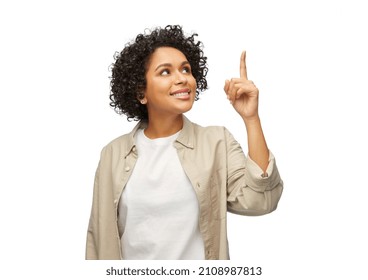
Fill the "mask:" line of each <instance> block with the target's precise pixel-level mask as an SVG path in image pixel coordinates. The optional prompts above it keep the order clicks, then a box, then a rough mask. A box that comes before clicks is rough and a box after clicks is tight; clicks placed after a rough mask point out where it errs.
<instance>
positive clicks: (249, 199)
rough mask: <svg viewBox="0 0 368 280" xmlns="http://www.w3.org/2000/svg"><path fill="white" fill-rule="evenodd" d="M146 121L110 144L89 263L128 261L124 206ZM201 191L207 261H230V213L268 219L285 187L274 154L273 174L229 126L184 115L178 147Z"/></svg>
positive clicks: (98, 188) (100, 171)
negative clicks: (253, 157)
mask: <svg viewBox="0 0 368 280" xmlns="http://www.w3.org/2000/svg"><path fill="white" fill-rule="evenodd" d="M145 126H146V124H145V123H144V122H140V123H139V124H138V125H137V126H136V127H135V128H134V129H133V130H132V132H130V133H129V134H125V135H123V136H121V137H119V138H117V139H115V140H113V141H112V142H110V143H109V144H108V145H107V146H105V147H104V148H103V150H102V152H101V158H100V162H99V165H98V168H97V171H96V176H95V182H94V191H93V203H92V211H91V216H90V221H89V226H88V232H87V245H86V259H100V260H110V259H111V260H113V259H122V254H121V249H120V248H121V244H120V234H119V230H118V222H117V221H118V215H119V213H118V205H119V199H121V193H122V191H123V189H124V187H125V185H126V183H127V181H128V180H129V177H130V175H131V173H132V170H133V168H134V165H135V163H136V161H137V157H138V153H137V150H136V147H135V136H136V131H137V130H138V128H144V127H145ZM174 146H175V148H176V149H177V152H178V156H179V159H180V161H181V164H182V166H183V169H184V171H185V173H186V174H187V176H188V178H189V180H190V182H191V184H192V186H193V188H194V191H195V193H196V196H197V199H198V202H199V206H200V217H199V221H200V224H199V227H200V232H201V234H202V238H203V242H204V248H205V257H206V259H208V260H215V259H229V252H228V242H227V232H226V213H227V211H229V212H232V213H236V214H240V215H250V216H255V215H263V214H267V213H270V212H272V211H273V210H275V209H276V207H277V203H278V201H279V199H280V197H281V193H282V189H283V183H282V180H281V178H280V175H279V173H278V170H277V167H276V164H275V159H274V157H273V155H272V153H270V159H269V165H268V168H267V173H266V174H267V176H264V175H263V171H262V169H261V168H260V167H259V166H257V164H256V163H255V162H253V161H252V160H251V159H250V158H249V157H245V155H244V153H243V151H242V149H241V147H240V145H239V143H238V142H237V141H236V140H235V139H234V138H233V136H232V135H231V134H230V133H229V131H228V130H227V129H226V128H224V127H218V126H212V127H201V126H199V125H197V124H194V123H192V122H190V121H189V120H188V119H187V118H185V117H184V126H183V129H182V131H181V132H180V134H179V136H178V138H177V140H176V141H175V143H174Z"/></svg>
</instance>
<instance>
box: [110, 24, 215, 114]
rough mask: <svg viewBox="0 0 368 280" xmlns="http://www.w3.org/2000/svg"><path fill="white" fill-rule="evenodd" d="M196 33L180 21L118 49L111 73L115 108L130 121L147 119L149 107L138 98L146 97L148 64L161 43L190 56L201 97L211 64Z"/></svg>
mask: <svg viewBox="0 0 368 280" xmlns="http://www.w3.org/2000/svg"><path fill="white" fill-rule="evenodd" d="M196 36H198V34H196V33H193V34H191V35H190V36H186V35H185V34H184V33H183V30H182V27H181V26H179V25H168V26H166V27H165V28H160V27H158V28H155V29H154V30H152V31H150V33H148V34H147V33H143V34H139V35H138V36H137V37H136V38H135V40H133V41H132V42H130V43H128V44H126V45H125V48H124V49H123V50H122V51H121V52H120V53H118V52H117V53H115V55H114V59H115V63H113V64H112V65H111V71H112V76H111V77H110V78H111V81H110V86H111V92H110V100H111V102H110V106H111V107H113V108H114V110H115V112H117V113H118V114H125V115H126V116H127V119H128V121H131V120H136V121H138V120H148V112H147V107H146V105H143V104H141V103H140V102H139V100H138V99H142V98H144V96H143V92H144V89H145V88H146V77H145V75H146V71H147V64H148V61H149V59H150V56H151V54H152V53H153V52H154V51H155V50H156V49H157V48H159V47H173V48H176V49H178V50H180V51H181V52H182V53H183V54H184V55H185V57H186V58H187V59H188V62H189V64H190V66H191V69H192V75H193V77H194V78H195V80H196V83H197V90H196V97H195V100H198V96H199V93H200V92H201V91H204V90H206V89H207V80H206V75H207V71H208V68H207V57H205V56H204V53H203V50H202V49H203V44H202V42H200V41H196V40H195V37H196Z"/></svg>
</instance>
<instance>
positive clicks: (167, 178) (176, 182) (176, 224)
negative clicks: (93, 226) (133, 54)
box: [118, 130, 205, 260]
mask: <svg viewBox="0 0 368 280" xmlns="http://www.w3.org/2000/svg"><path fill="white" fill-rule="evenodd" d="M178 134H179V132H178V133H176V134H174V135H172V136H169V137H165V138H157V139H149V138H147V137H146V136H145V134H144V132H143V130H139V131H138V132H137V142H136V147H137V151H138V160H137V162H136V165H135V167H134V170H133V171H132V174H131V177H130V179H129V181H128V183H127V185H126V186H125V189H124V191H123V194H122V199H121V200H120V203H119V221H118V224H119V229H120V233H121V234H122V236H121V246H122V253H123V258H124V259H133V260H142V259H146V260H157V259H162V260H164V259H168V260H170V259H171V260H180V259H187V260H190V259H191V260H194V259H197V260H198V259H202V260H203V259H204V258H205V255H204V243H203V239H202V236H201V233H200V231H199V204H198V200H197V196H196V194H195V191H194V189H193V187H192V185H191V183H190V181H189V179H188V177H187V176H186V174H185V172H184V170H183V168H182V166H181V164H180V160H179V157H178V155H177V150H176V149H175V147H174V146H173V143H174V141H175V140H176V138H177V136H178Z"/></svg>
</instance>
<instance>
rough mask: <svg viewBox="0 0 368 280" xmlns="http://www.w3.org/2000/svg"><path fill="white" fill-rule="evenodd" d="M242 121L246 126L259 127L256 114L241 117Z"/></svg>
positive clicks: (259, 121)
mask: <svg viewBox="0 0 368 280" xmlns="http://www.w3.org/2000/svg"><path fill="white" fill-rule="evenodd" d="M242 119H243V121H244V123H245V125H246V126H253V125H259V124H260V123H261V119H260V118H259V115H258V114H256V115H254V116H251V117H249V116H248V117H244V116H242Z"/></svg>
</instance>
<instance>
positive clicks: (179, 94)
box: [170, 88, 190, 100]
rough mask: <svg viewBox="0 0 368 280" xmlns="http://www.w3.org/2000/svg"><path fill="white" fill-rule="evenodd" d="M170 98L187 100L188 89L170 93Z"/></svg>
mask: <svg viewBox="0 0 368 280" xmlns="http://www.w3.org/2000/svg"><path fill="white" fill-rule="evenodd" d="M170 95H171V96H173V97H175V98H178V99H184V100H185V99H189V95H190V90H189V89H188V88H184V89H180V90H177V91H174V92H172V93H170Z"/></svg>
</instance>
